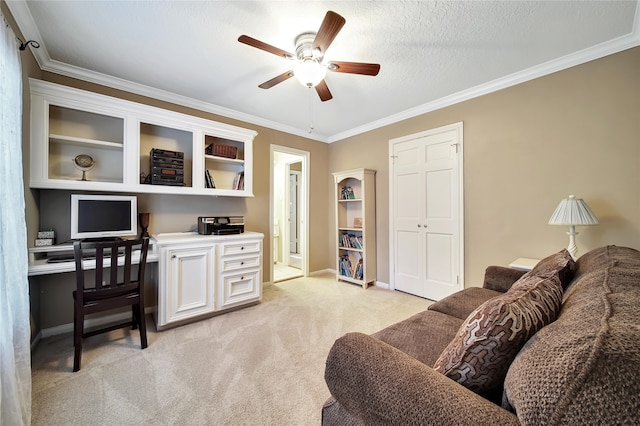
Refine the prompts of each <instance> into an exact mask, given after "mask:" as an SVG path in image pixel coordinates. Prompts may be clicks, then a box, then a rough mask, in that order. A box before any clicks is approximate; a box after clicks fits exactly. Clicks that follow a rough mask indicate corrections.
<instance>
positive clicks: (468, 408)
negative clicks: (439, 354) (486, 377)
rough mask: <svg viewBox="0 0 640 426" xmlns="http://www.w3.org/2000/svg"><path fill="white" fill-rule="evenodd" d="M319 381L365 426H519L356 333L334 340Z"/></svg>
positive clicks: (411, 361) (504, 413) (443, 379)
mask: <svg viewBox="0 0 640 426" xmlns="http://www.w3.org/2000/svg"><path fill="white" fill-rule="evenodd" d="M325 381H326V382H327V385H328V387H329V390H330V391H331V394H332V395H333V397H334V398H335V399H336V400H337V401H338V402H339V403H340V405H342V406H343V407H344V409H345V410H347V411H348V412H349V413H350V414H351V415H352V416H354V417H356V418H357V419H359V420H360V421H362V422H363V423H364V424H368V425H379V424H438V425H461V424H473V425H496V424H500V425H501V426H505V425H517V424H519V423H518V418H517V417H516V416H515V415H514V414H512V413H510V412H509V411H507V410H505V409H503V408H501V407H499V406H497V405H495V404H494V403H492V402H490V401H488V400H487V399H485V398H483V397H481V396H479V395H477V394H475V393H474V392H472V391H470V390H469V389H467V388H465V387H464V386H462V385H460V384H458V383H456V382H455V381H453V380H451V379H449V378H447V377H445V376H444V375H442V374H440V373H438V372H436V371H435V370H433V369H432V368H431V367H429V366H427V365H425V364H423V363H421V362H420V361H418V360H416V359H415V358H412V357H410V356H409V355H407V354H405V353H404V352H401V351H400V350H398V349H396V348H394V347H393V346H390V345H388V344H386V343H384V342H382V341H381V340H378V339H376V338H374V337H371V336H368V335H366V334H362V333H348V334H346V335H344V336H343V337H341V338H339V339H338V340H336V341H335V343H334V345H333V347H332V348H331V351H330V352H329V356H328V357H327V365H326V370H325Z"/></svg>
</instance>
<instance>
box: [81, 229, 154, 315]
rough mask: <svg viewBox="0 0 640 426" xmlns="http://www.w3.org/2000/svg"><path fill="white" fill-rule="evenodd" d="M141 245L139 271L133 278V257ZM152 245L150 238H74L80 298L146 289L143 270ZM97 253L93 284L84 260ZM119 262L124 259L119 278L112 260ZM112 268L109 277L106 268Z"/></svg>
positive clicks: (116, 294) (93, 298)
mask: <svg viewBox="0 0 640 426" xmlns="http://www.w3.org/2000/svg"><path fill="white" fill-rule="evenodd" d="M137 249H139V253H140V262H139V263H138V268H137V274H136V276H135V277H134V279H132V277H131V275H132V270H133V269H134V268H133V267H132V266H133V263H132V258H133V255H134V254H135V253H136V250H137ZM148 249H149V238H146V237H145V238H141V239H136V240H115V241H91V242H88V241H75V242H74V244H73V251H74V258H75V263H76V285H77V288H76V290H77V293H76V297H77V298H78V301H79V302H81V304H82V302H83V301H86V300H98V299H107V298H110V297H115V296H118V295H122V294H126V293H128V292H134V291H139V292H140V293H143V292H144V272H145V267H146V263H147V251H148ZM93 257H95V262H96V267H95V280H94V282H93V283H92V285H89V284H87V283H85V274H84V267H83V263H82V262H83V260H84V261H86V260H88V259H91V258H93ZM112 260H113V262H114V263H113V264H114V265H117V264H118V263H119V262H120V260H122V261H123V263H122V265H121V266H122V267H123V273H122V279H120V280H119V279H118V268H117V267H113V268H112V267H111V262H112ZM106 268H110V273H109V276H108V277H105V273H104V270H105V269H106Z"/></svg>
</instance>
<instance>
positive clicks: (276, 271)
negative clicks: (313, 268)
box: [269, 145, 310, 283]
mask: <svg viewBox="0 0 640 426" xmlns="http://www.w3.org/2000/svg"><path fill="white" fill-rule="evenodd" d="M309 155H310V154H309V152H307V151H300V150H297V149H294V148H288V147H283V146H277V145H271V177H270V180H271V191H270V193H271V199H270V209H269V210H270V216H271V224H272V225H271V226H272V237H273V238H272V240H271V257H272V259H271V262H270V269H271V280H272V282H274V283H276V282H279V281H284V280H289V279H292V278H297V277H302V276H305V277H306V276H307V275H309V270H308V265H309V262H308V254H309V246H308V239H307V235H308V234H309V221H308V218H309V202H308V199H309V198H308V194H309Z"/></svg>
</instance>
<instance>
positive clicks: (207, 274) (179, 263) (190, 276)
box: [159, 244, 216, 324]
mask: <svg viewBox="0 0 640 426" xmlns="http://www.w3.org/2000/svg"><path fill="white" fill-rule="evenodd" d="M215 249H216V247H215V246H214V245H211V244H203V245H193V246H191V245H189V246H184V245H182V246H167V247H164V248H162V249H161V251H160V256H161V259H162V261H161V262H160V263H161V265H162V267H163V269H165V268H166V270H164V271H163V270H161V272H160V276H161V278H160V280H161V281H162V282H164V283H165V285H163V286H161V287H160V288H159V294H161V295H162V296H161V298H162V299H163V300H164V301H165V302H164V303H163V306H164V308H165V309H163V310H161V311H160V312H161V314H162V315H161V318H160V321H159V322H162V323H165V324H168V323H173V322H178V321H182V320H186V319H189V318H192V317H196V316H200V315H205V314H209V313H211V312H214V310H215V292H214V287H215V280H214V265H215V263H214V261H215ZM163 272H164V277H163V276H162V275H163Z"/></svg>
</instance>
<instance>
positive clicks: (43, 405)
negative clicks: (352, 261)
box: [32, 275, 430, 425]
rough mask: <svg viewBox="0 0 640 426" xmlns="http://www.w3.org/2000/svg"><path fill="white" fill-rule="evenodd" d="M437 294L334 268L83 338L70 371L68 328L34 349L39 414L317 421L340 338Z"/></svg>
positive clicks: (105, 421)
mask: <svg viewBox="0 0 640 426" xmlns="http://www.w3.org/2000/svg"><path fill="white" fill-rule="evenodd" d="M429 304H430V302H429V301H427V300H424V299H420V298H418V297H414V296H410V295H407V294H403V293H400V292H394V291H389V290H383V289H380V288H375V287H374V288H369V289H367V290H363V289H362V288H360V287H357V286H354V285H351V284H347V283H343V282H337V281H336V280H335V279H334V277H333V276H332V275H327V276H322V277H313V278H306V279H305V278H300V279H295V280H291V281H286V282H283V283H279V284H274V285H272V286H268V287H266V288H265V290H264V295H263V301H262V303H261V304H259V305H256V306H252V307H248V308H245V309H241V310H238V311H235V312H230V313H227V314H224V315H219V316H216V317H213V318H209V319H206V320H202V321H199V322H197V323H193V324H189V325H186V326H182V327H179V328H175V329H171V330H167V331H163V332H155V331H153V330H155V327H154V325H153V322H152V321H151V322H150V323H149V325H148V337H149V347H148V348H147V349H145V350H140V346H139V342H140V340H139V335H138V333H137V331H129V330H125V331H115V332H112V333H110V334H107V335H102V336H95V337H91V338H88V339H86V340H85V350H84V352H83V359H82V369H81V370H80V371H79V372H77V373H72V372H71V367H72V364H73V343H72V338H71V335H70V334H67V335H62V336H55V337H51V338H48V339H45V340H43V341H42V342H40V344H39V345H38V347H37V348H36V349H35V351H34V354H33V409H32V416H33V420H32V424H33V425H142V424H154V425H174V424H175V425H177V424H180V425H318V424H319V423H320V408H321V405H322V403H323V402H324V400H325V399H326V398H327V397H328V396H329V391H328V389H327V387H326V385H325V382H324V378H323V375H324V363H325V359H326V356H327V353H328V351H329V349H330V348H331V345H332V343H333V341H334V340H335V339H336V338H338V337H339V336H341V335H343V334H344V333H346V332H349V331H361V332H365V333H371V332H374V331H377V330H379V329H381V328H383V327H385V326H386V325H389V324H392V323H394V322H396V321H399V320H401V319H404V318H407V317H408V316H410V315H412V314H414V313H416V312H419V311H422V310H424V309H426V308H427V306H428V305H429Z"/></svg>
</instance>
